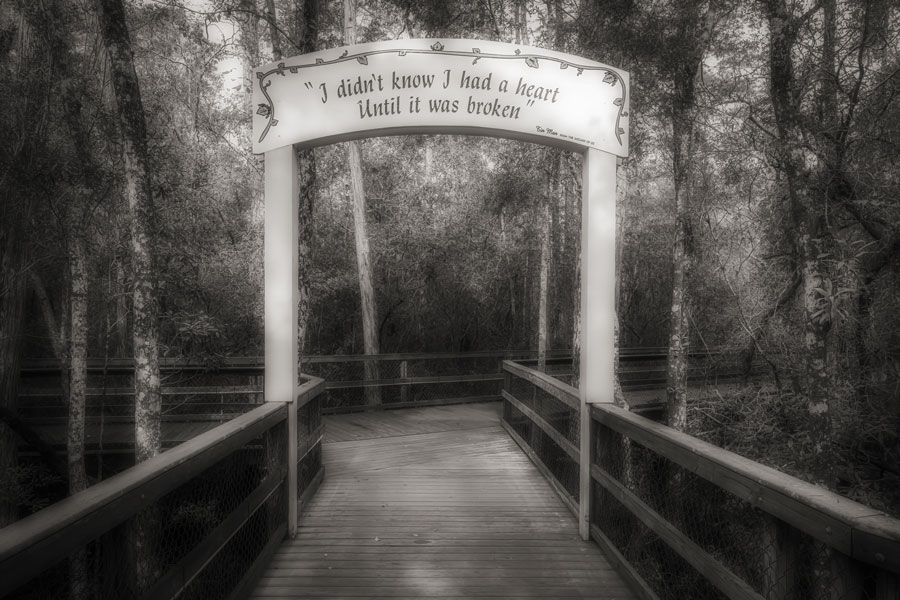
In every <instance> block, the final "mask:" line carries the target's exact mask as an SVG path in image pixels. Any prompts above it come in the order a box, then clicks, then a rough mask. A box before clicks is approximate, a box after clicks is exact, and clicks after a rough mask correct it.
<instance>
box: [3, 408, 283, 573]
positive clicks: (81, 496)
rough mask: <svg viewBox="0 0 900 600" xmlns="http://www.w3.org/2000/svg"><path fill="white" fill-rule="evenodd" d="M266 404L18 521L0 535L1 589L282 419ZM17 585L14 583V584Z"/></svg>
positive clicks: (58, 557) (62, 555)
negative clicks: (2, 582) (2, 583)
mask: <svg viewBox="0 0 900 600" xmlns="http://www.w3.org/2000/svg"><path fill="white" fill-rule="evenodd" d="M286 416H287V409H286V405H285V404H284V403H280V402H271V403H268V404H263V405H261V406H259V407H258V408H256V409H254V410H252V411H250V412H248V413H246V414H243V415H240V416H238V417H236V418H234V419H232V420H231V421H228V422H227V423H224V424H222V425H220V426H218V427H216V428H215V429H212V430H210V431H207V432H206V433H203V434H201V435H199V436H197V437H195V438H194V439H192V440H189V441H187V442H185V443H183V444H181V445H179V446H176V447H175V448H172V449H171V450H168V451H166V452H163V453H162V454H160V455H158V456H156V457H154V458H152V459H150V460H148V461H146V462H143V463H140V464H139V465H135V466H134V467H132V468H130V469H127V470H126V471H123V472H122V473H119V474H117V475H114V476H113V477H110V478H109V479H107V480H105V481H101V482H100V483H98V484H96V485H94V486H92V487H90V488H88V489H86V490H84V491H82V492H79V493H77V494H74V495H72V496H70V497H68V498H66V499H64V500H62V501H60V502H57V503H55V504H53V505H51V506H49V507H47V508H45V509H43V510H41V511H40V512H38V513H35V514H33V515H31V516H29V517H26V518H25V519H22V520H20V521H17V522H15V523H13V524H12V525H10V526H8V527H6V528H4V529H3V530H2V535H0V572H2V573H3V574H4V587H6V586H13V587H12V588H9V589H13V588H14V587H15V586H14V585H13V582H12V581H11V580H12V579H15V580H16V582H19V583H20V582H23V581H27V580H28V579H29V578H30V577H31V576H32V575H34V574H37V573H40V572H41V571H42V570H43V569H44V568H46V567H48V566H51V565H53V564H55V563H56V562H58V561H59V560H62V559H63V558H65V557H66V556H68V555H69V554H70V553H71V552H72V551H73V550H75V549H77V548H79V547H81V546H83V545H84V544H86V543H88V542H89V541H91V540H92V539H94V538H96V537H97V536H99V535H101V534H103V533H105V532H106V531H109V530H110V529H112V528H113V527H115V526H116V525H118V524H120V523H122V522H123V521H125V520H126V519H128V518H129V517H131V516H132V515H134V514H136V513H138V512H139V511H140V510H142V509H143V508H145V507H147V506H149V505H150V504H152V503H153V502H154V501H156V500H158V499H159V498H161V497H162V496H164V495H165V494H166V493H168V492H169V491H171V490H173V489H175V488H176V487H178V486H179V485H181V484H182V483H183V482H184V481H186V480H188V479H190V478H192V477H194V476H196V475H197V474H199V473H201V472H202V471H204V470H205V469H206V468H208V467H209V466H211V465H213V464H215V463H216V462H218V461H219V460H221V459H222V458H224V457H225V456H227V455H228V454H230V453H231V452H233V451H234V450H236V449H238V448H241V447H243V446H244V445H246V444H247V443H248V442H249V441H251V440H253V439H254V438H256V437H258V436H259V435H260V434H262V433H263V432H264V431H266V430H268V429H270V428H271V427H272V426H273V425H274V424H275V423H277V422H279V421H281V420H283V419H285V418H286ZM17 584H18V583H16V585H17Z"/></svg>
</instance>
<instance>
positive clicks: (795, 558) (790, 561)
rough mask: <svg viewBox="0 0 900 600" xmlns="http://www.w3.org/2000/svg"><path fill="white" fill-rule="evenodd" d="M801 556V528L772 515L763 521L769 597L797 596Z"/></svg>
mask: <svg viewBox="0 0 900 600" xmlns="http://www.w3.org/2000/svg"><path fill="white" fill-rule="evenodd" d="M799 558H800V536H799V534H798V533H797V530H796V529H794V528H793V527H791V526H790V525H788V524H786V523H784V522H783V521H781V520H780V519H777V518H775V517H772V516H767V517H766V522H765V524H764V525H763V539H762V560H763V565H762V571H763V592H764V593H765V596H766V600H794V598H796V593H797V575H798V570H797V568H798V566H799V565H800V563H799Z"/></svg>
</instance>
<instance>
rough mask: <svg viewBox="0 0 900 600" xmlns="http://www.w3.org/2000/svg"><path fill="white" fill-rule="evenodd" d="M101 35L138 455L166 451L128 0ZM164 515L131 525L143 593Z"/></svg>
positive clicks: (149, 211)
mask: <svg viewBox="0 0 900 600" xmlns="http://www.w3.org/2000/svg"><path fill="white" fill-rule="evenodd" d="M96 2H97V11H98V13H99V16H100V25H101V35H102V37H103V42H104V45H105V46H106V50H107V52H108V54H109V64H110V72H111V75H112V83H113V91H114V92H115V98H116V105H117V112H118V117H119V127H120V129H121V133H122V154H123V156H124V159H125V160H124V162H125V168H124V178H125V185H126V189H127V196H128V209H129V216H130V220H131V266H132V270H133V276H132V308H133V311H134V317H133V323H132V336H133V345H134V429H135V432H134V433H135V460H136V461H137V462H143V461H145V460H147V459H149V458H152V457H153V456H156V455H157V454H159V452H160V410H161V396H160V379H159V342H158V305H157V298H156V277H155V272H154V268H153V248H152V238H151V235H152V223H153V198H152V196H151V192H150V170H149V167H148V152H147V133H146V124H145V121H144V109H143V104H142V102H141V91H140V85H139V83H138V78H137V73H136V72H135V69H134V62H133V54H132V50H131V39H130V37H129V33H128V27H127V25H126V22H125V7H124V5H123V3H122V0H96ZM158 521H159V520H158V518H156V516H155V515H154V514H152V512H151V511H145V512H144V513H142V514H141V515H138V516H136V517H135V518H134V519H133V521H132V526H131V529H130V544H129V546H130V548H131V552H132V563H133V568H134V584H135V587H136V588H137V591H138V592H142V591H144V590H146V589H148V588H149V586H150V585H152V583H153V582H154V581H156V579H157V578H158V572H159V568H158V565H157V561H156V556H155V551H154V547H153V546H154V544H153V532H154V530H155V528H156V527H158V525H159V522H158Z"/></svg>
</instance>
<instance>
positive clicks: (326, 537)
mask: <svg viewBox="0 0 900 600" xmlns="http://www.w3.org/2000/svg"><path fill="white" fill-rule="evenodd" d="M326 431H327V433H326V443H325V445H324V461H325V482H324V483H323V484H322V487H321V489H320V490H319V492H318V494H317V495H316V496H315V497H314V498H313V500H312V501H311V502H310V504H309V505H308V506H306V507H304V509H303V513H302V516H301V519H300V532H299V534H298V536H297V538H296V539H294V540H289V541H286V542H285V543H284V544H283V545H282V547H281V548H280V549H279V550H278V551H277V553H276V554H275V556H274V557H273V559H272V562H271V564H270V565H269V567H268V569H267V570H266V571H265V573H264V574H263V576H262V578H261V580H260V581H259V583H258V585H257V588H256V590H255V591H254V593H253V594H252V596H251V597H252V598H408V599H414V598H598V599H608V600H612V599H620V598H621V599H626V598H627V599H631V598H636V596H635V595H634V594H633V593H632V592H631V591H630V590H629V588H628V586H627V584H626V583H625V582H624V581H623V580H622V579H621V578H620V577H619V576H618V574H617V573H616V572H615V571H614V570H613V568H612V567H611V566H610V564H609V563H608V562H607V560H606V559H605V557H604V556H603V554H602V553H601V552H600V550H599V549H598V548H597V547H596V546H595V545H594V544H592V543H588V542H583V541H581V539H580V538H579V537H578V532H577V527H576V523H575V519H574V518H573V517H572V516H571V514H570V513H569V512H568V510H567V509H566V508H565V507H564V506H563V504H562V502H561V501H560V500H559V498H558V497H557V496H556V495H555V493H554V492H553V491H552V490H551V489H550V486H549V485H548V484H547V483H546V481H545V480H544V479H543V477H542V476H541V475H540V474H539V473H538V472H537V470H536V469H535V468H534V466H533V465H532V464H531V462H530V461H529V460H528V458H527V457H526V456H525V455H524V454H523V453H522V452H521V450H519V448H518V446H516V444H515V442H513V441H512V440H511V439H510V438H509V436H508V435H507V434H506V432H505V431H504V430H503V429H502V428H501V427H500V424H499V403H491V404H477V405H460V406H452V407H435V408H424V409H411V410H402V411H390V412H384V413H374V414H364V415H361V414H351V415H343V416H337V417H328V418H327V429H326Z"/></svg>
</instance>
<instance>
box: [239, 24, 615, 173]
mask: <svg viewBox="0 0 900 600" xmlns="http://www.w3.org/2000/svg"><path fill="white" fill-rule="evenodd" d="M254 84H255V85H254V88H253V103H254V106H255V107H256V110H255V114H254V116H253V142H254V145H253V150H254V152H258V153H261V152H266V151H268V150H272V149H274V148H278V147H281V146H286V145H288V144H297V145H300V146H306V147H310V146H320V145H324V144H331V143H335V142H341V141H345V140H350V139H357V138H362V137H371V136H379V135H395V134H408V133H458V134H472V135H491V136H501V137H510V138H516V139H525V140H528V141H533V142H538V143H542V144H549V145H553V146H561V147H564V148H568V149H574V150H583V149H585V148H595V149H597V150H602V151H604V152H609V153H611V154H615V155H617V156H622V157H624V156H627V155H628V102H629V97H628V96H629V94H628V92H629V85H628V73H627V72H625V71H620V70H618V69H614V68H613V67H609V66H607V65H604V64H601V63H598V62H594V61H590V60H586V59H583V58H579V57H577V56H572V55H569V54H563V53H561V52H553V51H550V50H541V49H539V48H531V47H528V46H520V45H515V44H505V43H501V42H488V41H482V40H395V41H388V42H376V43H372V44H358V45H355V46H347V47H342V48H334V49H332V50H324V51H321V52H314V53H311V54H303V55H300V56H295V57H293V58H289V59H285V60H284V61H281V62H278V63H270V64H268V65H264V66H262V67H260V68H258V69H256V70H255V81H254Z"/></svg>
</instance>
